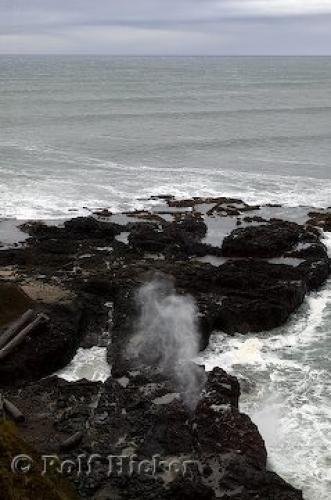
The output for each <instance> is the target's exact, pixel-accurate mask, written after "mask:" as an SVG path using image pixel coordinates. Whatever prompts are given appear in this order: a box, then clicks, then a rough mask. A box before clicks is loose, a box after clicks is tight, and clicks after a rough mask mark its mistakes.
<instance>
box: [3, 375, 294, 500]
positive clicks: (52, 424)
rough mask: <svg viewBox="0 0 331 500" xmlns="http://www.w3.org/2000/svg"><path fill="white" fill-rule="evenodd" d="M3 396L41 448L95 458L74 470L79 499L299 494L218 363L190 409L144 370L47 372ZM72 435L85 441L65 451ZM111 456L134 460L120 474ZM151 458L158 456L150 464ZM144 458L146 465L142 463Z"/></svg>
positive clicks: (160, 379) (159, 377)
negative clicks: (93, 378) (61, 375)
mask: <svg viewBox="0 0 331 500" xmlns="http://www.w3.org/2000/svg"><path fill="white" fill-rule="evenodd" d="M169 395H173V397H172V398H168V401H167V396H169ZM7 396H8V397H10V398H11V400H12V401H13V402H14V403H16V404H19V405H20V407H21V409H22V410H23V411H24V413H25V414H26V415H31V419H30V418H29V419H28V420H27V423H26V424H25V426H24V427H23V428H22V432H23V434H24V436H25V438H26V439H27V440H28V441H29V442H30V443H31V442H32V443H34V445H35V446H37V447H38V449H39V450H42V452H43V453H47V454H54V453H57V454H60V456H61V457H62V458H72V457H73V456H78V455H81V456H84V455H86V454H87V455H88V456H89V454H90V453H91V452H93V453H94V454H95V455H94V456H95V457H98V455H99V457H100V459H99V460H98V459H97V458H96V459H94V460H93V461H92V462H91V464H92V474H90V475H87V476H86V475H84V474H82V475H80V476H77V474H76V471H75V470H73V472H72V474H71V475H70V474H69V476H68V478H69V479H71V480H72V482H73V483H74V484H75V486H76V488H77V491H78V492H79V495H80V497H81V498H92V497H93V498H104V496H103V495H104V494H105V493H106V494H107V495H109V496H110V497H111V495H115V494H117V495H119V497H120V498H124V499H132V498H136V499H137V500H145V499H146V498H149V499H155V500H156V499H169V500H170V499H173V498H178V499H182V498H187V499H191V498H206V499H207V498H208V499H215V498H216V497H219V494H220V493H221V492H222V494H223V493H225V492H226V494H227V495H228V498H247V499H250V498H260V499H261V500H262V499H266V498H275V499H281V500H282V499H284V500H285V498H289V499H293V500H297V499H298V500H299V499H301V498H302V497H301V494H300V492H298V491H297V490H295V489H294V488H292V487H291V486H289V485H288V484H287V483H285V482H284V481H282V480H281V479H280V478H279V477H278V476H277V475H276V474H272V473H270V472H268V471H267V470H266V450H265V446H264V443H263V440H262V438H261V436H260V435H259V432H258V430H257V428H256V426H255V425H254V424H253V423H252V422H251V420H250V419H249V417H248V416H246V415H243V414H240V413H239V411H238V409H237V398H238V382H237V381H236V379H235V378H234V377H230V376H228V375H227V374H226V373H225V372H224V371H223V370H220V369H216V370H213V371H212V372H211V373H210V374H209V376H208V381H207V385H206V389H205V391H204V394H203V395H202V399H201V401H200V402H199V404H198V406H197V408H196V410H195V411H194V412H193V413H192V411H189V410H188V409H187V408H186V407H185V406H184V405H183V401H182V400H181V399H180V397H179V396H178V395H176V394H174V387H172V386H171V383H169V381H167V380H165V379H164V378H163V377H162V375H156V374H155V373H154V375H153V373H152V372H148V371H147V372H140V373H136V372H135V375H133V374H128V378H127V379H126V383H125V384H123V381H122V380H119V381H116V380H108V381H107V382H106V383H105V384H100V383H92V382H87V381H80V382H76V383H71V384H70V383H67V382H65V381H63V380H59V379H57V378H55V377H53V378H50V379H44V380H42V381H40V382H39V383H34V384H32V385H28V386H26V387H25V388H23V389H20V390H19V391H15V390H11V391H9V392H8V393H7ZM163 400H164V401H163ZM231 402H234V403H235V405H232V404H231ZM41 426H42V429H43V432H42V433H40V431H39V430H40V428H41ZM76 432H83V439H82V440H81V441H77V442H76V446H75V448H74V449H73V450H71V451H70V455H66V454H65V453H64V452H63V451H61V446H59V444H60V443H62V442H63V441H64V440H65V439H66V438H67V437H69V436H71V435H73V434H74V433H76ZM130 450H131V451H130ZM109 454H112V455H113V456H123V457H125V456H128V457H131V458H132V460H133V462H132V464H133V465H132V467H133V469H132V472H130V469H129V462H128V461H126V460H125V459H124V461H123V462H122V467H123V469H122V473H119V469H118V465H119V464H118V463H117V465H116V460H115V461H114V467H113V470H112V474H111V475H108V470H109V469H108V467H107V456H108V455H109ZM153 457H159V458H157V460H156V461H155V462H153ZM142 460H144V461H145V468H144V469H141V468H140V469H138V468H137V467H138V466H139V463H142V462H141V461H142ZM151 464H152V466H153V467H154V468H153V469H152V470H153V473H152V474H151V472H150V471H151ZM153 464H154V465H153ZM171 464H172V465H171ZM148 465H149V467H146V466H148ZM174 465H176V466H175V467H174ZM138 471H140V472H139V473H138ZM240 495H242V496H240ZM286 495H288V497H286Z"/></svg>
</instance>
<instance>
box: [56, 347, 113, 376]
mask: <svg viewBox="0 0 331 500" xmlns="http://www.w3.org/2000/svg"><path fill="white" fill-rule="evenodd" d="M110 374H111V368H110V366H109V364H108V362H107V348H105V347H96V346H95V347H91V348H90V349H82V348H81V349H78V351H77V353H76V356H75V357H74V358H73V360H72V361H71V363H70V364H69V365H67V366H66V367H65V368H64V369H63V370H60V371H58V372H57V373H56V375H57V376H58V377H60V378H63V379H65V380H67V381H68V382H76V381H77V380H81V379H86V380H91V381H93V382H97V381H101V382H105V381H106V380H107V378H109V377H110Z"/></svg>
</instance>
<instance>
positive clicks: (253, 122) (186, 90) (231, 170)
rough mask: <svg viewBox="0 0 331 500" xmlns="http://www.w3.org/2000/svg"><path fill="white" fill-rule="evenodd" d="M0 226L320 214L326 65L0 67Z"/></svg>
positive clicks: (329, 72) (327, 110)
mask: <svg viewBox="0 0 331 500" xmlns="http://www.w3.org/2000/svg"><path fill="white" fill-rule="evenodd" d="M0 109H1V113H0V126H1V129H0V130H1V136H0V168H1V170H0V172H1V188H0V195H1V204H0V216H16V217H18V218H20V219H24V218H30V217H38V218H59V217H66V216H67V214H68V210H70V209H77V210H78V211H80V212H82V211H83V207H84V206H85V207H98V206H101V207H105V206H107V207H110V208H111V209H113V210H120V209H121V210H123V209H127V208H132V207H141V206H142V204H141V202H140V201H139V198H143V197H146V196H149V195H150V194H159V193H163V194H164V193H169V192H170V193H172V194H175V195H177V196H191V195H218V194H225V195H231V196H239V197H244V198H245V200H246V201H249V202H263V201H264V202H280V203H284V204H287V205H296V204H309V205H314V206H319V205H322V206H324V205H326V204H329V203H330V191H331V181H330V153H331V146H330V143H331V128H330V124H331V57H330V58H328V57H298V58H296V57H257V58H254V57H244V58H241V57H234V58H233V57H222V58H217V57H196V58H195V57H163V58H162V57H159V58H155V57H131V58H123V57H104V56H99V57H98V56H94V57H91V56H81V57H78V56H67V57H62V56H39V57H38V56H0Z"/></svg>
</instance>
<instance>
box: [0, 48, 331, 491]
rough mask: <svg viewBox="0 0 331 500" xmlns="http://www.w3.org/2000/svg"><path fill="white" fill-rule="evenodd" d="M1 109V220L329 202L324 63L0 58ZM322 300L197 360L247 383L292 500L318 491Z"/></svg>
mask: <svg viewBox="0 0 331 500" xmlns="http://www.w3.org/2000/svg"><path fill="white" fill-rule="evenodd" d="M0 109H1V111H0V131H1V135H0V173H1V181H0V217H1V218H5V217H13V218H14V217H15V218H18V219H20V220H22V219H28V218H39V219H61V218H66V217H68V216H72V215H73V214H86V213H88V211H87V210H86V208H88V209H93V208H98V207H102V208H104V207H108V208H110V209H111V210H113V211H120V210H128V209H132V208H143V207H146V206H148V205H149V204H150V203H152V202H147V201H146V200H145V199H146V198H148V197H149V196H150V195H156V194H169V193H170V194H174V195H176V196H180V197H189V196H192V195H199V196H208V195H213V196H214V195H215V196H216V195H228V196H235V197H240V198H243V199H244V200H245V201H247V202H249V203H281V204H284V205H285V206H288V207H295V206H299V205H309V206H315V207H327V206H329V205H331V57H104V56H66V57H62V56H0ZM73 211H75V212H73ZM325 236H326V240H325V241H326V243H327V244H328V246H329V248H330V250H331V243H330V242H331V239H330V234H326V235H325ZM330 306H331V287H330V283H329V284H327V285H325V287H324V288H323V289H322V290H320V291H319V292H316V293H315V294H311V295H310V296H309V297H308V298H307V300H306V301H305V303H304V304H303V306H302V307H301V308H300V310H299V311H298V312H297V313H296V314H295V315H294V316H293V317H292V319H291V320H290V321H289V322H288V323H287V324H286V325H284V326H283V327H281V328H279V329H277V330H274V331H271V332H265V333H261V334H258V335H256V334H251V335H246V336H238V335H237V336H235V337H226V336H225V335H223V334H222V333H221V332H220V333H218V334H216V335H215V336H214V337H213V338H212V341H211V344H210V346H209V348H208V349H207V351H206V352H205V353H203V355H202V358H201V359H202V361H203V362H204V363H205V364H206V367H207V368H208V369H211V368H212V367H213V366H217V365H219V366H222V367H223V368H225V369H226V370H228V371H231V372H232V373H234V374H235V375H236V376H238V377H239V378H243V379H245V380H246V381H247V382H248V385H249V386H250V388H251V389H250V390H249V391H247V392H245V391H244V392H243V394H242V398H241V409H242V410H243V411H245V412H247V413H248V414H249V415H250V416H251V417H252V419H253V420H254V421H255V422H256V423H257V424H258V426H259V428H260V430H261V432H262V435H263V437H264V439H265V440H266V444H267V448H268V453H269V465H270V468H271V469H273V470H275V471H276V472H278V473H279V474H280V475H282V476H283V477H284V478H285V479H287V480H288V481H289V482H291V483H292V484H294V485H295V486H297V487H298V488H302V489H303V491H304V498H305V499H306V500H327V499H329V498H330V497H331V476H330V470H331V452H330V450H331V435H330V428H331V425H330V424H331V397H330V393H331V391H330V389H331V387H330V380H331V367H330V347H331V337H330V327H331V307H330ZM81 357H82V358H84V356H81ZM84 359H85V358H84ZM84 359H83V360H81V361H80V363H83V362H84ZM97 359H98V356H97V355H96V357H95V358H94V357H93V356H92V361H91V363H92V365H93V362H94V360H97ZM85 361H86V360H85ZM105 369H106V368H105ZM100 370H101V371H102V369H100ZM78 371H79V370H78ZM92 372H93V366H92ZM100 376H101V377H102V374H101V375H100Z"/></svg>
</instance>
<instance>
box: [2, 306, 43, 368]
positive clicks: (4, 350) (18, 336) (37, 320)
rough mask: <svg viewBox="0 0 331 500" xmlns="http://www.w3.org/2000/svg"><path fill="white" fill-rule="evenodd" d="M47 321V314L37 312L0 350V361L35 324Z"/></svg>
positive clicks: (19, 342)
mask: <svg viewBox="0 0 331 500" xmlns="http://www.w3.org/2000/svg"><path fill="white" fill-rule="evenodd" d="M47 321H49V318H48V316H46V315H45V314H39V315H38V316H37V317H36V318H35V319H34V320H33V321H32V322H31V323H29V324H28V325H27V326H26V327H25V328H23V330H21V331H20V332H19V333H18V334H16V335H15V337H14V338H13V339H12V340H11V341H10V342H8V344H6V345H5V347H3V348H2V349H1V350H0V361H2V360H3V359H5V358H6V357H7V356H8V355H9V354H10V353H11V352H13V350H14V349H15V348H16V347H17V346H18V345H20V344H21V343H22V342H23V340H24V339H25V338H26V337H27V336H28V335H29V333H31V332H32V331H33V330H34V329H35V328H36V327H37V326H39V325H41V324H42V323H45V322H47Z"/></svg>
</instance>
